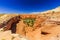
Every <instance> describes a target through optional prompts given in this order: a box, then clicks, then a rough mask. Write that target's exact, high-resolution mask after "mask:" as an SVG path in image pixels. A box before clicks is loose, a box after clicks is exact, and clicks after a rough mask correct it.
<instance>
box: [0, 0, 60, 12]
mask: <svg viewBox="0 0 60 40" xmlns="http://www.w3.org/2000/svg"><path fill="white" fill-rule="evenodd" d="M58 6H60V0H0V13H31V12H41V11H46V10H50V9H53V8H56V7H58Z"/></svg>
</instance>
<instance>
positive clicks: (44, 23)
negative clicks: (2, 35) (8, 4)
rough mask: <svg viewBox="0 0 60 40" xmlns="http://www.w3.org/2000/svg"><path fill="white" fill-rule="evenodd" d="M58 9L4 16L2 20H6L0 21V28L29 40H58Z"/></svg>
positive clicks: (59, 32) (59, 37) (59, 36)
mask: <svg viewBox="0 0 60 40" xmlns="http://www.w3.org/2000/svg"><path fill="white" fill-rule="evenodd" d="M58 9H60V7H58V8H56V9H53V10H49V11H46V12H41V13H40V14H18V15H15V14H13V15H11V14H9V15H8V16H7V15H4V16H2V17H3V19H4V18H6V17H7V18H6V19H5V20H3V19H1V21H0V28H4V30H12V32H13V33H17V34H20V35H22V36H25V37H27V38H28V39H29V40H60V11H59V10H58ZM56 10H57V11H56ZM2 17H1V18H2ZM2 20H3V21H2ZM15 29H16V30H15Z"/></svg>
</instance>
